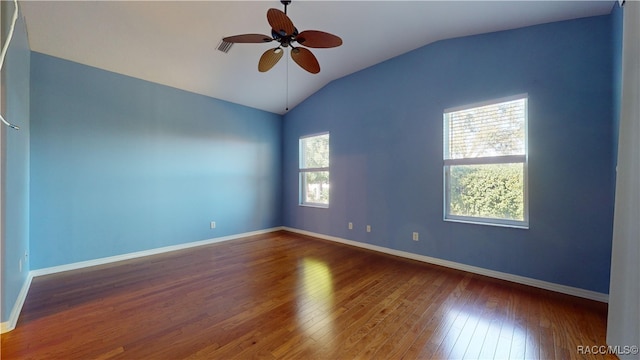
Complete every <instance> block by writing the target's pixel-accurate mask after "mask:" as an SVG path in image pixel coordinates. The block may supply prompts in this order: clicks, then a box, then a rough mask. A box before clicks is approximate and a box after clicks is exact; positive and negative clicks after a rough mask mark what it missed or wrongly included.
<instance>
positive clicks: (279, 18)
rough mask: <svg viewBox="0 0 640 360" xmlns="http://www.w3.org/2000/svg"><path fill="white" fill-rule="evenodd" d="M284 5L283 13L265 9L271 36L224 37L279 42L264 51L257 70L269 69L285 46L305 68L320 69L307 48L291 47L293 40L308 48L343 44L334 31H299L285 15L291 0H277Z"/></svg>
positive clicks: (235, 40)
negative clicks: (331, 32)
mask: <svg viewBox="0 0 640 360" xmlns="http://www.w3.org/2000/svg"><path fill="white" fill-rule="evenodd" d="M280 2H281V3H282V4H283V5H284V12H282V11H280V10H278V9H269V10H268V11H267V21H268V22H269V25H271V36H268V35H262V34H243V35H235V36H229V37H226V38H223V39H222V40H223V41H225V42H228V43H268V42H271V41H277V42H279V43H280V44H279V45H278V46H277V47H275V48H273V49H269V50H267V51H265V52H264V53H263V54H262V56H261V57H260V61H259V62H258V71H260V72H265V71H269V70H270V69H271V68H272V67H273V66H274V65H275V64H276V63H278V61H279V60H280V59H281V58H282V55H283V54H284V50H285V48H288V47H291V58H292V59H293V61H295V62H296V64H298V65H300V67H301V68H303V69H305V70H306V71H308V72H310V73H312V74H317V73H319V72H320V64H318V59H316V57H315V56H314V55H313V53H312V52H311V51H309V49H307V48H304V47H301V46H294V43H298V44H299V45H304V46H306V47H310V48H332V47H337V46H340V45H342V39H341V38H340V37H338V36H335V35H333V34H329V33H327V32H324V31H319V30H305V31H303V32H298V29H296V27H295V26H294V25H293V22H292V21H291V19H289V17H288V16H287V5H289V4H290V3H291V0H280Z"/></svg>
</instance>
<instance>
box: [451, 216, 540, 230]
mask: <svg viewBox="0 0 640 360" xmlns="http://www.w3.org/2000/svg"><path fill="white" fill-rule="evenodd" d="M443 220H444V221H446V222H453V223H462V224H472V225H485V226H496V227H506V228H512V229H522V230H529V224H528V223H522V224H509V223H499V222H486V221H477V220H473V219H451V218H444V219H443Z"/></svg>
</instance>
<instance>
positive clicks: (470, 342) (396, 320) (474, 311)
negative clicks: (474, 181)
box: [1, 232, 615, 360]
mask: <svg viewBox="0 0 640 360" xmlns="http://www.w3.org/2000/svg"><path fill="white" fill-rule="evenodd" d="M605 327H606V304H602V303H598V302H593V301H588V300H584V299H579V298H575V297H571V296H566V295H561V294H556V293H552V292H549V291H544V290H540V289H535V288H530V287H526V286H522V285H517V284H512V283H508V282H505V281H499V280H495V279H490V278H486V277H482V276H479V275H474V274H469V273H465V272H462V271H456V270H451V269H446V268H442V267H438V266H433V265H428V264H424V263H420V262H415V261H411V260H407V259H401V258H396V257H392V256H389V255H384V254H379V253H375V252H372V251H367V250H363V249H358V248H353V247H349V246H345V245H341V244H335V243H331V242H327V241H324V240H319V239H315V238H310V237H306V236H301V235H298V234H293V233H288V232H275V233H270V234H266V235H260V236H255V237H250V238H244V239H239V240H233V241H229V242H224V243H219V244H213V245H208V246H202V247H198V248H193V249H188V250H182V251H178V252H173V253H169V254H161V255H155V256H151V257H145V258H140V259H134V260H128V261H123V262H119V263H116V264H109V265H103V266H97V267H93V268H87V269H82V270H76V271H70V272H65V273H58V274H53V275H48V276H42V277H37V278H35V279H34V280H33V283H32V285H31V289H30V291H29V294H28V296H27V300H26V302H25V305H24V308H23V311H22V314H21V316H20V319H19V321H18V325H17V327H16V329H15V330H13V331H11V332H9V333H6V334H3V335H2V340H1V344H2V348H1V350H2V354H1V356H2V359H232V358H237V359H249V358H263V359H558V360H560V359H583V358H586V359H591V358H593V359H600V358H611V359H615V356H613V355H607V356H602V355H582V354H579V353H578V351H577V347H578V345H583V346H595V345H605Z"/></svg>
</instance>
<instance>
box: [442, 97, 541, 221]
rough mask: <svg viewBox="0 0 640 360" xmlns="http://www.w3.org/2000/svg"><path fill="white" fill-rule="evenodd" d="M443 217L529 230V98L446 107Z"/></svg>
mask: <svg viewBox="0 0 640 360" xmlns="http://www.w3.org/2000/svg"><path fill="white" fill-rule="evenodd" d="M444 193H445V195H444V219H445V220H450V221H463V222H473V223H483V224H492V225H503V226H515V227H524V228H528V226H529V214H528V204H527V202H528V201H527V96H526V95H519V96H515V97H510V98H504V99H498V100H493V101H489V102H485V103H482V104H474V105H468V106H464V107H460V108H455V109H447V110H445V111H444Z"/></svg>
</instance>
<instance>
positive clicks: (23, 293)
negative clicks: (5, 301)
mask: <svg viewBox="0 0 640 360" xmlns="http://www.w3.org/2000/svg"><path fill="white" fill-rule="evenodd" d="M31 280H33V275H32V274H31V272H29V274H28V275H27V278H26V279H25V281H24V284H22V288H21V289H20V292H19V293H18V298H17V299H16V302H15V303H14V304H13V308H12V309H11V314H9V320H7V321H5V322H3V323H0V334H4V333H6V332H9V331H11V330H13V329H15V328H16V324H17V323H18V317H20V312H21V311H22V306H23V305H24V301H25V300H26V298H27V293H28V292H29V287H30V286H31Z"/></svg>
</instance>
